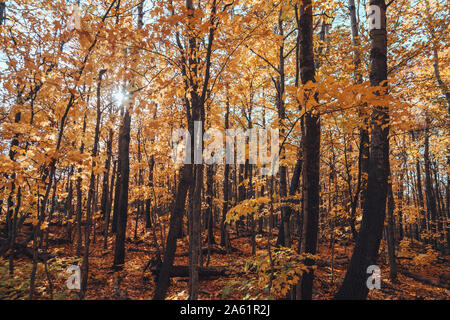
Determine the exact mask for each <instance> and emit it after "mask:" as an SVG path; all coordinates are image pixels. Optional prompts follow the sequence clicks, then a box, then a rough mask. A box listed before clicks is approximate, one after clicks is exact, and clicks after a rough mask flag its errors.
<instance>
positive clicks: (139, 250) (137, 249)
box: [127, 248, 156, 254]
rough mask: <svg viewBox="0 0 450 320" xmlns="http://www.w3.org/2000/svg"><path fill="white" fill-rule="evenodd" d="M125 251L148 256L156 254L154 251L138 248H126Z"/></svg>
mask: <svg viewBox="0 0 450 320" xmlns="http://www.w3.org/2000/svg"><path fill="white" fill-rule="evenodd" d="M127 250H128V251H130V252H143V253H148V254H155V253H156V251H151V250H145V249H139V248H128V249H127Z"/></svg>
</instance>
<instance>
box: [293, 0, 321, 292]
mask: <svg viewBox="0 0 450 320" xmlns="http://www.w3.org/2000/svg"><path fill="white" fill-rule="evenodd" d="M299 32H300V34H301V39H300V48H299V50H300V75H301V81H302V84H306V83H308V82H310V81H312V82H315V64H314V43H313V10H312V1H311V0H305V1H303V2H302V5H301V7H300V25H299ZM303 148H304V151H303V157H304V158H303V159H304V161H303V166H304V168H303V189H304V202H303V208H304V221H303V239H302V251H303V252H305V253H309V254H315V253H316V245H317V232H318V226H319V191H320V186H319V170H320V118H319V116H318V113H317V112H316V113H314V112H313V110H306V113H305V131H304V137H303ZM305 264H306V265H312V264H313V261H312V260H310V259H307V260H306V261H305ZM313 279H314V270H312V269H311V270H310V271H309V272H308V273H305V274H304V275H303V276H302V278H301V280H300V285H298V286H297V295H296V297H297V299H302V300H311V299H312V288H313Z"/></svg>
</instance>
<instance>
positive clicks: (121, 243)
mask: <svg viewBox="0 0 450 320" xmlns="http://www.w3.org/2000/svg"><path fill="white" fill-rule="evenodd" d="M130 124H131V117H130V113H129V111H128V110H126V111H125V115H124V117H123V123H122V126H121V128H120V131H119V163H120V166H119V168H118V169H119V175H118V180H119V184H120V188H119V189H120V193H119V199H118V200H119V201H118V210H117V232H116V243H115V250H114V267H115V268H119V269H120V268H122V267H123V264H124V263H125V238H126V231H127V216H128V212H127V211H128V184H129V175H130Z"/></svg>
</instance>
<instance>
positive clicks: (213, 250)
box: [176, 247, 228, 257]
mask: <svg viewBox="0 0 450 320" xmlns="http://www.w3.org/2000/svg"><path fill="white" fill-rule="evenodd" d="M214 253H216V254H227V253H228V252H227V251H226V250H224V249H221V248H217V247H212V248H211V254H214ZM207 254H208V248H202V255H207ZM176 256H177V257H187V256H189V252H183V253H179V254H176Z"/></svg>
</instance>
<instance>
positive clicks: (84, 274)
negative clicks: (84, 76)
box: [80, 70, 106, 299]
mask: <svg viewBox="0 0 450 320" xmlns="http://www.w3.org/2000/svg"><path fill="white" fill-rule="evenodd" d="M105 72H106V70H101V71H100V72H99V73H98V80H97V118H96V123H95V136H94V146H93V148H92V154H91V155H92V159H93V160H92V168H93V169H92V171H91V178H90V181H89V191H88V198H87V205H86V225H85V227H84V255H83V261H82V264H81V289H80V298H81V299H83V298H84V296H85V294H86V290H87V283H88V277H89V244H90V232H91V223H92V212H93V208H94V205H93V201H94V192H95V173H94V168H95V167H96V165H97V163H96V161H95V158H96V157H97V152H98V141H99V138H100V120H101V116H102V112H101V100H100V99H101V86H102V76H103V74H104V73H105Z"/></svg>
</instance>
